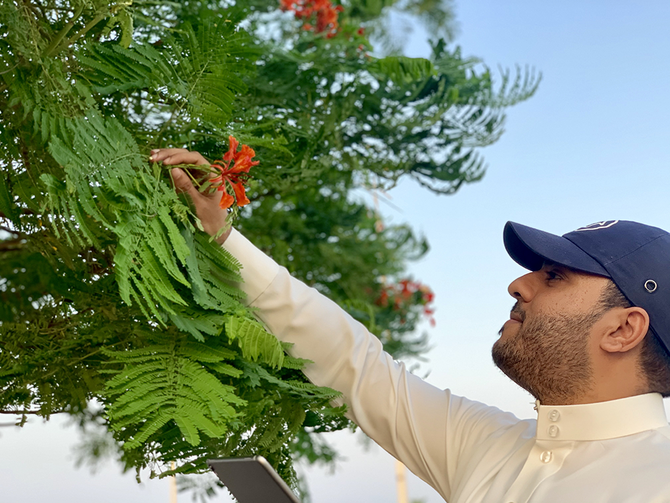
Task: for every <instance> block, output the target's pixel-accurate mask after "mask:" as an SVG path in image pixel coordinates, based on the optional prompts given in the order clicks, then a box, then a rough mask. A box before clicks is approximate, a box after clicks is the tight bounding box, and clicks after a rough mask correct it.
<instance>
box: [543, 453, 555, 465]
mask: <svg viewBox="0 0 670 503" xmlns="http://www.w3.org/2000/svg"><path fill="white" fill-rule="evenodd" d="M553 457H554V455H553V453H552V452H551V451H544V452H543V453H542V454H540V461H542V462H543V463H549V462H550V461H551V458H553Z"/></svg>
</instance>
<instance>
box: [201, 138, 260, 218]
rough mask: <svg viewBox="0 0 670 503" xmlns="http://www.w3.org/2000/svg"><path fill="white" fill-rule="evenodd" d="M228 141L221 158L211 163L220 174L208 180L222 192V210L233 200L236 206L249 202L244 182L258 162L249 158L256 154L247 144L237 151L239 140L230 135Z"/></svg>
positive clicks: (230, 204)
mask: <svg viewBox="0 0 670 503" xmlns="http://www.w3.org/2000/svg"><path fill="white" fill-rule="evenodd" d="M228 141H229V143H230V145H229V148H228V152H226V154H225V155H224V156H223V160H221V161H214V162H213V163H212V166H213V167H215V168H216V169H218V170H219V171H220V172H221V174H220V175H219V176H216V177H214V178H212V179H210V181H209V182H210V183H211V184H212V186H214V187H216V189H217V190H218V191H221V192H223V194H222V195H221V202H220V203H219V205H220V206H221V208H222V209H224V210H225V209H228V208H230V207H231V206H232V205H233V203H235V202H236V203H237V206H244V205H246V204H249V198H247V194H246V192H245V190H244V184H245V183H246V181H247V180H248V178H249V170H250V169H251V168H252V167H253V166H256V165H257V164H258V161H252V160H251V159H253V157H254V156H255V155H256V152H254V149H252V148H251V147H249V146H248V145H242V149H241V150H240V151H239V152H238V151H237V147H238V146H239V144H240V142H238V141H237V140H236V139H235V138H234V137H232V136H230V137H228ZM231 164H232V166H231ZM231 191H232V194H231ZM233 194H234V196H233Z"/></svg>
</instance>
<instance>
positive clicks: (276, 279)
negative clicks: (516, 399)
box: [224, 231, 670, 503]
mask: <svg viewBox="0 0 670 503" xmlns="http://www.w3.org/2000/svg"><path fill="white" fill-rule="evenodd" d="M224 247H225V248H226V249H227V250H228V251H229V252H230V253H231V254H232V255H233V256H235V257H236V258H237V259H238V260H239V261H240V262H241V263H242V267H243V270H242V276H243V278H244V281H245V283H244V284H243V285H241V288H242V289H243V290H244V291H245V293H246V294H247V297H248V301H249V302H250V303H251V304H252V305H253V306H255V307H257V308H258V309H259V318H260V319H261V320H262V321H263V322H264V323H265V324H266V325H267V326H268V328H269V329H270V331H271V332H272V333H274V334H275V335H276V336H277V337H279V338H280V339H281V340H283V341H286V342H290V343H294V346H293V348H292V350H291V353H292V354H293V355H294V356H297V357H300V358H307V359H309V360H311V361H312V362H314V363H312V364H309V365H307V366H306V367H305V374H306V375H307V377H308V378H309V379H310V380H311V381H312V382H313V383H315V384H317V385H321V386H329V387H331V388H334V389H336V390H338V391H340V392H342V395H343V399H342V401H343V402H344V403H346V404H347V406H348V413H347V415H348V417H349V418H351V419H352V420H353V421H354V422H355V423H357V424H358V425H359V426H360V427H361V429H362V430H363V431H364V432H365V433H366V434H367V435H368V436H370V437H371V438H372V439H373V440H375V441H376V442H377V443H378V444H379V445H381V446H382V447H383V448H384V449H385V450H387V451H388V452H389V453H391V454H392V455H393V456H395V457H396V458H398V459H400V460H401V461H402V462H403V463H405V465H406V466H407V467H408V468H409V469H410V470H411V471H412V472H414V473H415V474H416V475H417V476H419V477H420V478H421V479H423V480H425V481H426V482H427V483H428V484H430V485H431V486H432V487H434V488H435V489H436V490H437V491H438V492H439V493H440V494H441V495H442V497H443V498H444V499H445V500H446V501H448V502H449V503H526V502H528V503H582V502H584V503H670V426H668V421H667V418H666V416H665V409H664V406H663V399H662V398H661V396H660V395H659V394H656V393H651V394H647V395H639V396H634V397H630V398H624V399H621V400H613V401H610V402H601V403H594V404H586V405H566V406H542V405H538V407H537V410H538V418H537V420H519V419H518V418H516V417H515V416H514V415H513V414H510V413H507V412H503V411H501V410H499V409H497V408H495V407H489V406H486V405H484V404H481V403H478V402H474V401H471V400H468V399H466V398H462V397H459V396H455V395H452V394H451V392H450V391H449V390H441V389H438V388H436V387H434V386H432V385H430V384H428V383H426V382H425V381H423V380H421V379H419V378H418V377H416V376H414V375H413V374H411V373H409V372H408V371H407V370H406V369H405V366H404V364H402V363H398V362H395V361H394V360H393V358H392V357H391V356H390V355H388V354H387V353H385V352H384V351H383V349H382V345H381V343H380V342H379V340H378V339H377V338H376V337H375V336H373V335H371V334H370V333H369V332H368V331H367V330H366V328H365V327H364V326H363V325H361V324H360V323H358V322H357V321H355V320H354V319H353V318H351V317H350V316H349V315H348V314H347V313H345V312H344V311H343V310H342V309H341V308H340V307H339V306H338V305H337V304H335V303H334V302H332V301H330V300H329V299H327V298H325V297H324V296H322V295H321V294H319V293H318V292H317V291H316V290H314V289H312V288H309V287H307V286H306V285H304V284H303V283H301V282H300V281H298V280H296V279H294V278H291V276H290V275H289V273H288V272H287V271H286V269H284V268H283V267H280V266H279V265H277V264H276V263H275V262H274V261H273V260H272V259H270V258H269V257H267V256H266V255H265V254H263V253H262V252H261V251H260V250H258V249H257V248H255V247H254V246H253V245H252V244H251V243H250V242H249V241H247V240H246V238H244V237H243V236H242V235H241V234H239V233H238V232H236V231H233V232H232V234H231V235H230V237H229V238H228V240H227V241H226V243H225V245H224Z"/></svg>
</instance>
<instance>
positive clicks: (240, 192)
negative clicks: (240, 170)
mask: <svg viewBox="0 0 670 503" xmlns="http://www.w3.org/2000/svg"><path fill="white" fill-rule="evenodd" d="M232 185H233V190H234V191H235V199H236V200H237V205H238V206H240V207H241V206H246V205H247V204H249V202H250V201H249V198H248V197H247V193H246V191H245V190H244V185H242V182H240V183H234V184H232Z"/></svg>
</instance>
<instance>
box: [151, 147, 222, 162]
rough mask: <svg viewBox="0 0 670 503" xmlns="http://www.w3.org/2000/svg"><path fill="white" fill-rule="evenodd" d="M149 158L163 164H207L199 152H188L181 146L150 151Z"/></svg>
mask: <svg viewBox="0 0 670 503" xmlns="http://www.w3.org/2000/svg"><path fill="white" fill-rule="evenodd" d="M149 160H151V161H153V162H162V163H163V164H195V165H199V164H209V162H207V160H206V159H205V158H204V157H203V156H202V155H200V153H199V152H190V151H188V150H186V149H183V148H163V149H156V150H152V151H151V157H149Z"/></svg>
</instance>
